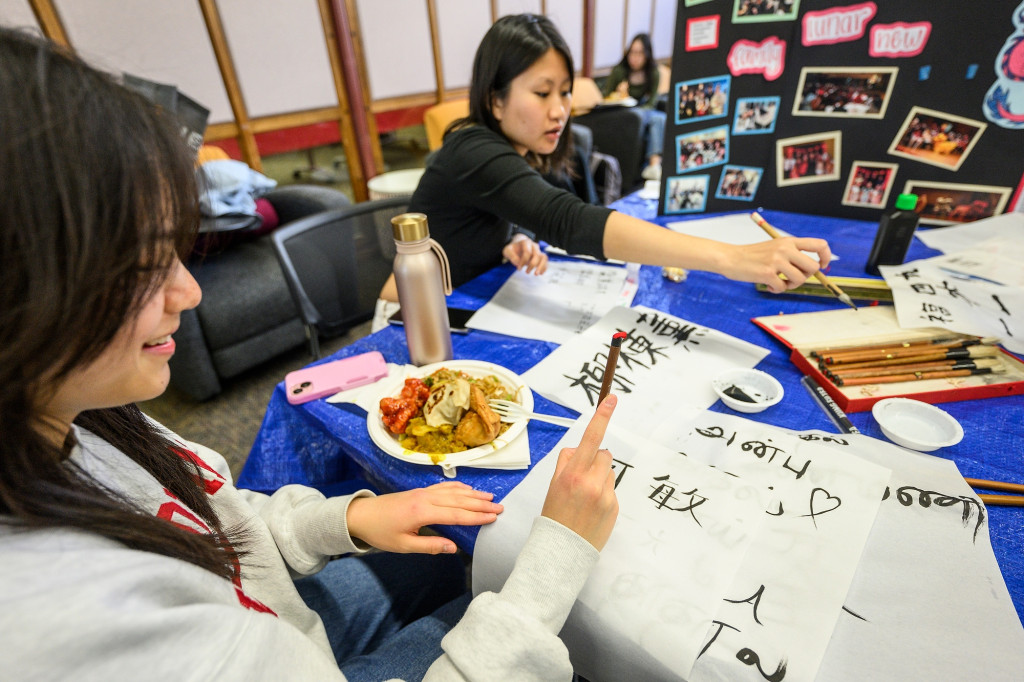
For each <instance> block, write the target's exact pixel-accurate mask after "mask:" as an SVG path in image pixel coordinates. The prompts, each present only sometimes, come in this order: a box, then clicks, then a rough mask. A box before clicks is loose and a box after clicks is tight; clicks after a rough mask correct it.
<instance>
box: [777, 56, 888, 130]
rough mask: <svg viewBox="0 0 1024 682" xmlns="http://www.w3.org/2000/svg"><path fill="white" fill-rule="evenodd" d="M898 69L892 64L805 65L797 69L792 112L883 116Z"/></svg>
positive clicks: (856, 116) (815, 114)
mask: <svg viewBox="0 0 1024 682" xmlns="http://www.w3.org/2000/svg"><path fill="white" fill-rule="evenodd" d="M898 71H899V69H898V68H896V67H895V66H887V67H881V66H880V67H870V66H865V67H837V66H806V67H804V68H803V69H801V70H800V85H798V86H797V89H796V91H797V96H796V97H794V98H793V115H794V116H834V117H837V118H884V117H885V109H886V106H888V104H889V95H890V94H891V93H892V88H893V85H894V84H895V83H896V73H897V72H898Z"/></svg>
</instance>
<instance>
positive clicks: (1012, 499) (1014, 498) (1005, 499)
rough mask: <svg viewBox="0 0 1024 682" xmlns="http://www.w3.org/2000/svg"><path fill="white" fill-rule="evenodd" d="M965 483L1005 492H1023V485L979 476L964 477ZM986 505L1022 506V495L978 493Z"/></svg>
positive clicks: (1023, 500) (1023, 501)
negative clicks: (988, 479) (989, 479)
mask: <svg viewBox="0 0 1024 682" xmlns="http://www.w3.org/2000/svg"><path fill="white" fill-rule="evenodd" d="M964 480H965V481H967V485H969V486H971V487H972V488H981V489H983V490H999V491H1001V492H1005V493H1024V485H1021V484H1020V483H1005V482H1003V481H986V480H984V479H981V478H965V479H964ZM978 497H980V498H981V501H982V502H984V503H985V504H988V505H997V506H1004V507H1024V495H978Z"/></svg>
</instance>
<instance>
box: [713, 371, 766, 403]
mask: <svg viewBox="0 0 1024 682" xmlns="http://www.w3.org/2000/svg"><path fill="white" fill-rule="evenodd" d="M711 386H712V387H713V388H714V389H715V393H717V394H718V397H719V398H721V399H722V402H723V403H725V405H726V406H727V407H731V408H732V409H734V410H736V411H737V412H747V413H751V412H761V411H763V410H766V409H768V408H769V407H771V406H772V405H776V404H778V403H779V401H781V400H782V396H783V394H784V391H783V390H782V384H780V383H779V382H778V380H777V379H776V378H775V377H773V376H772V375H771V374H767V373H765V372H762V371H761V370H758V369H746V368H743V367H736V368H733V369H727V370H725V371H724V372H722V373H721V374H719V375H718V376H716V377H715V378H714V379H713V380H712V381H711ZM740 395H745V396H747V397H748V398H750V400H749V401H747V400H742V399H741V398H740V397H739V396H740Z"/></svg>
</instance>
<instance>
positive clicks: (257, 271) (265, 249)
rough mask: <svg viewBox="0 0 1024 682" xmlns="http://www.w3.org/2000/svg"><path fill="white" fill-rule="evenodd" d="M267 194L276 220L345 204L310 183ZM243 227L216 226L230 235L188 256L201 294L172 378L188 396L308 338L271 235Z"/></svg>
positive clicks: (213, 388) (207, 393)
mask: <svg viewBox="0 0 1024 682" xmlns="http://www.w3.org/2000/svg"><path fill="white" fill-rule="evenodd" d="M265 197H266V198H267V200H269V201H270V203H271V205H273V207H274V209H275V211H276V212H277V214H278V217H279V218H280V224H281V225H282V226H283V225H286V224H288V223H289V222H291V221H293V220H297V219H298V218H302V217H305V216H307V215H311V214H313V213H318V212H320V211H325V210H328V209H333V208H340V207H342V206H347V205H349V204H350V203H351V202H350V201H349V200H348V198H347V197H346V196H345V195H344V194H343V193H341V192H339V191H337V190H335V189H331V188H328V187H318V186H313V185H290V186H285V187H280V188H277V189H274V190H272V191H271V192H269V193H268V194H266V195H265ZM246 232H247V230H246V229H245V228H242V229H241V230H238V231H237V232H234V233H227V232H222V233H217V234H219V235H221V236H223V237H227V238H229V239H230V241H225V240H224V239H223V238H222V239H221V240H220V241H221V243H220V244H218V243H215V240H213V239H209V240H208V241H209V242H210V243H209V245H208V248H207V253H206V254H196V255H193V257H191V258H190V259H189V262H188V263H187V266H188V269H189V271H190V272H191V273H192V275H193V276H194V277H195V278H196V281H197V282H199V286H200V287H201V288H202V290H203V299H202V302H200V304H199V306H198V307H197V308H195V309H194V310H187V311H185V312H184V313H182V315H181V326H180V328H179V329H178V332H177V333H176V334H175V335H174V340H175V343H176V345H177V349H176V351H175V353H174V356H173V357H172V358H171V363H170V364H171V385H172V386H173V387H174V388H175V389H177V390H179V391H181V392H182V393H184V394H186V395H187V396H189V397H191V398H193V399H194V400H207V399H209V398H211V397H213V396H214V395H216V394H218V393H220V391H221V381H222V380H224V379H229V378H231V377H235V376H237V375H239V374H241V373H242V372H244V371H246V370H248V369H250V368H252V367H255V366H256V365H259V364H260V363H262V362H265V361H267V360H269V359H270V358H273V357H274V356H276V355H279V354H280V353H282V352H284V351H287V350H289V349H291V348H294V347H296V346H300V345H303V344H304V343H305V342H306V333H305V328H304V326H303V323H302V319H301V318H300V317H299V312H298V310H297V309H296V307H295V303H294V302H293V301H292V297H291V294H290V293H289V291H288V285H287V284H286V283H285V280H284V275H282V274H281V267H280V265H278V262H277V257H276V256H275V255H274V248H273V244H272V243H271V240H270V237H269V235H261V236H258V237H255V238H253V237H249V238H247V235H246ZM249 232H251V230H250V231H249ZM209 234H210V233H207V234H206V235H204V236H209Z"/></svg>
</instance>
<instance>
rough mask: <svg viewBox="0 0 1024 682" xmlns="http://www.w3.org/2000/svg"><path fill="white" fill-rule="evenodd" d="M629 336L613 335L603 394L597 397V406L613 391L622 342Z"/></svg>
mask: <svg viewBox="0 0 1024 682" xmlns="http://www.w3.org/2000/svg"><path fill="white" fill-rule="evenodd" d="M627 336H629V334H627V333H626V332H615V333H614V334H612V345H611V347H610V348H609V349H608V362H607V363H606V364H605V366H604V379H602V380H601V393H600V394H598V396H597V404H598V405H600V404H601V403H603V402H604V399H605V398H607V397H608V394H609V393H610V392H611V390H612V379H614V378H615V365H616V364H618V362H619V348H620V347H621V346H622V340H623V339H624V338H626V337H627Z"/></svg>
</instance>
